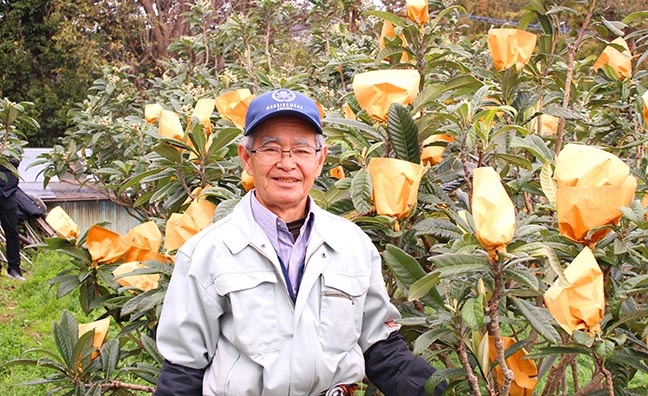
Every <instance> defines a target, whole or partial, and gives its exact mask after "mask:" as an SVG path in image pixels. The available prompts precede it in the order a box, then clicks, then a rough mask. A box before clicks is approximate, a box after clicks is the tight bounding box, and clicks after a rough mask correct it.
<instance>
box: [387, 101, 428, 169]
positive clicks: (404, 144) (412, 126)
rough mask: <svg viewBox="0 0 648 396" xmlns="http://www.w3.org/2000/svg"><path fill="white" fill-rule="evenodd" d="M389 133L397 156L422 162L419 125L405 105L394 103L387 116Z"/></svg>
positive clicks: (417, 162)
mask: <svg viewBox="0 0 648 396" xmlns="http://www.w3.org/2000/svg"><path fill="white" fill-rule="evenodd" d="M387 135H388V136H389V140H390V142H391V146H392V149H393V150H394V152H395V153H396V158H398V159H401V160H405V161H409V162H413V163H415V164H420V163H421V146H420V143H419V139H418V126H416V123H415V122H414V119H413V118H412V116H411V115H410V114H409V112H408V111H407V108H405V106H403V105H401V104H399V103H392V105H391V106H390V107H389V114H388V118H387Z"/></svg>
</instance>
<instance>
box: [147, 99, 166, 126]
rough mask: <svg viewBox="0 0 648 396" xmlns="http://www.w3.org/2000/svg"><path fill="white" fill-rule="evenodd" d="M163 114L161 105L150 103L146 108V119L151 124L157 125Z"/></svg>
mask: <svg viewBox="0 0 648 396" xmlns="http://www.w3.org/2000/svg"><path fill="white" fill-rule="evenodd" d="M160 113H162V105H161V104H159V103H149V104H147V105H146V106H144V119H145V120H146V122H148V123H149V124H155V123H156V122H157V120H158V118H160Z"/></svg>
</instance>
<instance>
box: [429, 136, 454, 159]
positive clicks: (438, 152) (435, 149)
mask: <svg viewBox="0 0 648 396" xmlns="http://www.w3.org/2000/svg"><path fill="white" fill-rule="evenodd" d="M434 142H447V143H452V142H454V138H453V137H452V136H448V135H442V134H439V135H431V136H430V137H428V138H427V139H425V140H424V141H423V150H422V151H421V161H423V163H424V164H429V165H436V164H438V163H440V162H441V161H443V153H444V152H445V149H446V146H427V145H428V144H431V143H434ZM426 146H427V147H426Z"/></svg>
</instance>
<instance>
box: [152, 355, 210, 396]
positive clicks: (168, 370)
mask: <svg viewBox="0 0 648 396" xmlns="http://www.w3.org/2000/svg"><path fill="white" fill-rule="evenodd" d="M204 374H205V370H204V369H193V368H191V367H185V366H181V365H179V364H173V363H171V362H169V361H168V360H165V361H164V363H163V364H162V370H160V377H159V378H158V382H157V389H156V390H155V395H156V396H178V395H182V396H202V380H203V375H204Z"/></svg>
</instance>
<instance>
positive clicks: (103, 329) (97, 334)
mask: <svg viewBox="0 0 648 396" xmlns="http://www.w3.org/2000/svg"><path fill="white" fill-rule="evenodd" d="M77 327H78V330H79V338H81V336H82V335H84V334H85V333H87V332H89V331H92V330H94V339H93V341H92V346H94V347H95V348H97V349H101V347H102V346H103V344H104V343H105V342H106V336H107V335H108V328H109V327H110V316H108V317H107V318H104V319H101V320H96V321H94V322H90V323H85V324H83V323H80V324H79V325H78V326H77ZM98 356H99V351H95V352H92V360H94V359H96V358H97V357H98Z"/></svg>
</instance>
